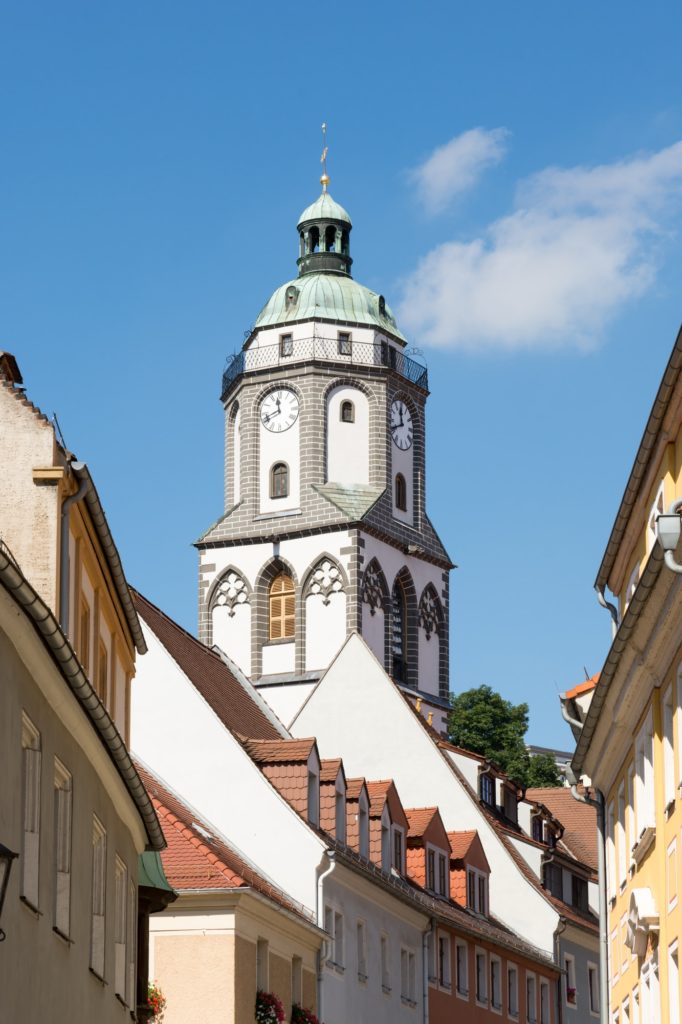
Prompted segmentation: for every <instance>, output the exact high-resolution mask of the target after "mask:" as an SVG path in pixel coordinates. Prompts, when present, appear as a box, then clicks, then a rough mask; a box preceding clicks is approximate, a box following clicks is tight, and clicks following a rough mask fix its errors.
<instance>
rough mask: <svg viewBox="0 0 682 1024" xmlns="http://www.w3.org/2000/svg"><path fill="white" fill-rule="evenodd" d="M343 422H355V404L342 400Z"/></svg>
mask: <svg viewBox="0 0 682 1024" xmlns="http://www.w3.org/2000/svg"><path fill="white" fill-rule="evenodd" d="M341 422H342V423H355V406H354V405H353V403H352V402H349V401H345V402H341Z"/></svg>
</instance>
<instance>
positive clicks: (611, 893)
mask: <svg viewBox="0 0 682 1024" xmlns="http://www.w3.org/2000/svg"><path fill="white" fill-rule="evenodd" d="M606 897H607V899H609V900H613V899H615V898H616V810H615V804H614V803H613V801H611V803H610V804H609V805H608V806H607V808H606Z"/></svg>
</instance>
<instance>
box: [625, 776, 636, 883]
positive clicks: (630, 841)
mask: <svg viewBox="0 0 682 1024" xmlns="http://www.w3.org/2000/svg"><path fill="white" fill-rule="evenodd" d="M625 825H626V828H625V831H626V834H627V839H626V843H625V847H626V850H627V858H626V859H627V868H628V870H629V869H630V868H631V866H632V847H633V846H634V845H635V766H634V764H631V765H630V770H629V771H628V807H627V818H626V822H625Z"/></svg>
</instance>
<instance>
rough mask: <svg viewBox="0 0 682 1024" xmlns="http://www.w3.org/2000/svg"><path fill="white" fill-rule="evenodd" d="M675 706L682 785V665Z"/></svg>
mask: <svg viewBox="0 0 682 1024" xmlns="http://www.w3.org/2000/svg"><path fill="white" fill-rule="evenodd" d="M675 708H676V712H677V774H678V777H679V780H680V782H679V785H680V786H681V787H682V665H680V666H679V668H678V669H677V678H676V680H675Z"/></svg>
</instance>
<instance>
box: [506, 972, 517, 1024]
mask: <svg viewBox="0 0 682 1024" xmlns="http://www.w3.org/2000/svg"><path fill="white" fill-rule="evenodd" d="M507 1013H508V1014H509V1016H510V1017H518V1015H519V969H518V967H517V966H516V965H515V964H507Z"/></svg>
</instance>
